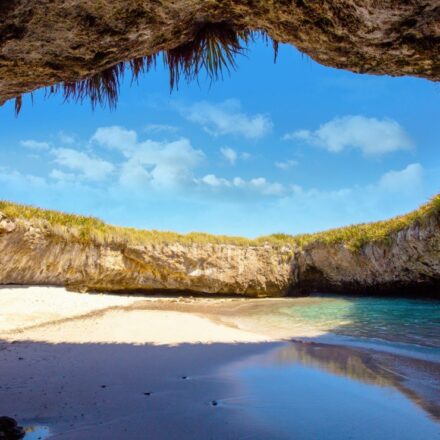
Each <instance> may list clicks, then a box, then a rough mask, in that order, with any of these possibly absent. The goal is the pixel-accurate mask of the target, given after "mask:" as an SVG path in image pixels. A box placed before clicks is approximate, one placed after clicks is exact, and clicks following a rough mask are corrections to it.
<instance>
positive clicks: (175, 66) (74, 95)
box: [15, 22, 278, 115]
mask: <svg viewBox="0 0 440 440" xmlns="http://www.w3.org/2000/svg"><path fill="white" fill-rule="evenodd" d="M257 35H261V36H262V38H263V39H264V40H265V41H266V42H269V41H272V44H273V50H274V61H276V58H277V55H278V42H277V41H274V40H272V39H271V37H269V36H268V34H267V33H266V32H263V31H261V32H256V31H250V30H247V29H242V30H237V29H235V28H233V27H232V26H231V25H230V24H229V23H226V22H219V23H206V24H204V25H203V26H200V27H199V29H198V31H197V32H196V33H195V35H194V38H193V39H192V40H191V41H190V42H188V43H185V44H183V45H181V46H178V47H175V48H173V49H169V50H166V51H164V52H163V62H164V64H165V66H167V67H168V70H169V75H170V89H171V91H172V90H174V89H177V88H178V86H179V82H180V81H181V80H182V78H183V79H185V80H186V81H188V82H189V81H193V80H195V79H198V78H199V76H200V73H201V72H202V71H203V70H204V71H205V72H206V74H207V76H208V77H209V78H210V79H211V81H215V80H218V79H222V78H223V73H224V72H225V71H227V72H228V73H230V71H231V69H232V70H236V68H237V64H236V56H237V55H244V54H245V52H246V47H247V45H248V44H249V42H251V41H254V40H255V37H256V36H257ZM157 56H158V54H153V55H147V56H144V57H139V58H135V59H133V60H131V61H128V62H120V63H118V64H115V65H114V66H111V67H108V68H107V69H105V70H103V71H101V72H98V73H96V74H94V75H92V76H90V77H89V78H85V79H83V80H79V81H73V82H64V83H60V84H56V85H54V86H50V87H49V88H48V89H47V91H48V94H49V95H52V94H56V93H60V92H61V93H62V94H63V96H64V99H65V101H70V100H74V101H76V102H83V101H84V100H86V99H88V100H90V102H91V105H92V108H95V107H96V106H97V105H100V106H103V107H105V106H108V107H109V108H110V109H114V108H115V107H116V104H117V101H118V95H119V87H120V82H121V80H122V78H123V76H124V73H125V71H126V69H129V70H130V71H131V73H132V80H137V79H138V77H139V75H140V74H141V73H145V72H148V71H150V70H151V69H152V68H155V67H156V65H157ZM21 106H22V97H21V96H18V97H17V98H16V99H15V112H16V114H17V115H18V113H19V112H20V109H21Z"/></svg>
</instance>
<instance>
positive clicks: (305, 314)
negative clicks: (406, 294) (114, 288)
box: [0, 286, 440, 439]
mask: <svg viewBox="0 0 440 440" xmlns="http://www.w3.org/2000/svg"><path fill="white" fill-rule="evenodd" d="M1 295H2V299H3V303H2V304H3V305H2V311H1V313H0V334H1V342H0V376H1V378H2V380H1V384H0V387H1V388H0V396H1V399H0V412H1V413H7V414H9V415H11V416H12V417H14V416H15V417H17V419H18V421H19V422H20V424H22V425H24V426H25V428H27V429H28V434H26V438H31V439H32V438H35V439H37V438H38V436H40V437H41V436H42V435H43V438H54V439H74V438H114V439H120V438H140V435H141V434H139V433H142V436H144V437H145V438H169V439H178V438H179V439H181V438H188V439H191V438H213V439H217V438H228V439H229V438H231V439H235V438H256V439H267V438H273V439H290V438H300V439H301V438H304V439H306V438H331V439H333V438H334V439H337V438H353V439H364V438H365V439H367V438H368V439H382V438H390V437H391V436H399V438H407V439H413V438H418V439H425V438H426V439H433V438H437V437H439V435H440V425H439V423H438V421H439V418H440V401H439V398H438V390H439V383H440V356H439V352H440V345H439V344H438V340H437V339H436V338H435V337H433V336H435V329H436V328H438V327H436V325H438V323H437V324H436V320H437V319H438V313H439V310H440V305H439V303H438V301H432V300H431V301H429V302H427V301H426V302H423V300H398V299H393V300H390V301H394V303H393V304H392V306H393V307H394V308H395V309H398V307H400V312H399V313H398V315H399V317H398V319H400V320H402V319H403V316H404V314H405V310H408V307H410V308H411V310H413V311H414V310H416V312H415V314H416V315H417V316H416V318H414V319H417V323H418V324H417V323H415V322H411V321H408V320H407V322H406V331H405V335H406V339H402V338H401V337H399V332H398V329H397V328H394V327H393V326H394V325H395V322H394V321H393V319H392V318H391V320H390V318H389V310H388V311H387V310H383V312H380V311H379V309H378V308H377V307H378V306H377V305H375V304H373V303H368V299H367V300H365V299H364V300H359V299H352V300H351V303H356V302H358V303H357V315H355V314H354V312H353V310H352V309H353V306H352V305H350V300H348V299H346V298H335V297H323V298H321V297H318V298H314V297H311V298H296V299H265V300H249V299H239V298H233V299H232V298H218V299H212V298H191V297H160V296H158V297H143V296H136V295H131V296H120V295H107V294H79V293H75V292H67V291H65V290H64V289H63V288H51V287H24V286H23V287H13V286H8V287H4V288H2V289H1ZM359 301H361V303H359ZM362 301H364V302H363V303H362ZM365 301H367V302H365ZM370 301H373V300H372V299H370ZM374 301H380V300H377V299H376V300H374ZM383 301H386V300H383ZM401 301H410V303H409V304H405V303H402V302H401ZM411 301H412V302H411ZM23 304H26V307H23ZM319 304H322V305H321V307H324V308H325V309H326V310H327V311H329V310H333V311H334V313H333V316H332V317H331V316H329V315H328V314H329V312H328V314H327V316H325V317H323V316H322V313H321V312H320V311H319V310H318V311H317V310H316V307H320V306H319ZM385 305H386V304H385V303H383V302H382V303H381V307H382V308H383V307H384V306H385ZM396 306H398V307H396ZM365 307H368V308H371V309H374V313H375V316H374V319H375V322H376V327H380V325H381V324H382V325H383V326H384V327H386V328H385V330H386V333H387V334H388V340H387V338H384V337H380V334H379V336H378V334H377V331H378V330H376V333H375V330H371V329H370V334H369V335H367V334H363V335H358V334H357V333H356V331H355V330H356V328H355V326H356V319H357V320H358V321H360V322H361V323H362V326H363V328H364V329H366V330H369V329H368V326H367V327H365V319H366V318H368V316H367V315H368V313H367V312H366V310H365ZM280 308H281V309H282V313H284V318H281V314H282V313H280ZM289 310H290V312H289ZM349 310H350V313H348V311H349ZM427 310H430V314H429V318H428V317H427V314H426V311H427ZM286 311H287V312H289V313H290V314H291V316H290V317H288V316H287V315H288V313H287V315H286ZM381 313H382V315H381ZM292 314H296V317H294V315H292ZM413 314H414V313H413ZM286 316H287V318H286ZM318 316H320V318H319V319H318V318H317V317H318ZM355 316H357V318H356V319H355ZM381 316H382V318H381ZM385 316H386V317H387V318H386V320H385V321H383V319H384V317H385ZM264 317H266V318H265V319H267V321H264V319H263V318H264ZM424 317H425V318H424ZM283 319H284V320H286V319H287V321H283ZM381 319H382V321H381ZM336 322H338V326H337V325H336ZM402 322H403V324H405V322H404V320H403V321H402ZM286 323H287V324H288V323H290V324H292V323H296V325H289V324H288V325H286ZM307 323H308V324H307ZM350 324H351V327H350ZM338 328H339V330H338ZM344 328H348V329H349V333H350V334H351V335H352V336H353V335H355V336H356V337H351V338H347V334H344V331H343V330H341V329H344ZM393 328H394V332H393V333H392V332H390V329H393ZM257 329H259V331H257ZM431 332H434V333H431ZM393 334H394V336H393ZM437 336H438V335H437ZM408 338H409V339H408ZM417 338H418V339H417ZM30 365H32V369H30V368H29V366H30ZM37 435H38V436H37Z"/></svg>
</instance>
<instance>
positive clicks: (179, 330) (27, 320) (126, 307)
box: [0, 287, 268, 345]
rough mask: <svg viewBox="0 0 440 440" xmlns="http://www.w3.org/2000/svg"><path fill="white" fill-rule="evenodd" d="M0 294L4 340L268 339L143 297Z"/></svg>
mask: <svg viewBox="0 0 440 440" xmlns="http://www.w3.org/2000/svg"><path fill="white" fill-rule="evenodd" d="M0 299H1V309H0V335H1V337H2V339H3V340H6V341H11V340H15V341H20V340H25V341H39V342H49V343H128V344H147V343H148V344H153V345H160V344H165V345H176V344H181V343H205V344H206V343H214V342H224V343H230V342H261V341H267V340H268V337H265V336H262V335H258V334H255V333H251V332H247V331H244V330H240V329H237V328H233V327H228V326H226V325H222V324H219V323H216V322H213V321H211V320H209V319H207V318H203V317H200V316H197V315H195V314H192V313H182V312H176V311H157V310H145V309H143V307H141V305H144V304H145V299H144V300H140V299H139V297H136V296H117V295H99V294H84V293H81V294H80V293H76V292H68V291H66V290H65V289H64V288H60V287H12V288H9V287H5V288H1V289H0ZM151 301H155V299H152V300H151ZM138 305H139V307H138V308H137V306H138Z"/></svg>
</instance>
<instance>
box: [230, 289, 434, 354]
mask: <svg viewBox="0 0 440 440" xmlns="http://www.w3.org/2000/svg"><path fill="white" fill-rule="evenodd" d="M236 311H237V313H236V314H235V315H234V316H232V320H233V321H235V322H237V323H238V324H239V326H240V327H242V328H244V329H247V330H252V331H260V332H261V331H262V332H264V333H269V334H270V335H272V336H279V337H283V338H295V337H301V336H307V335H310V334H315V333H318V334H319V335H320V340H321V341H323V342H324V339H325V341H334V342H335V343H341V342H342V343H344V344H346V343H348V344H354V345H369V346H373V345H374V346H377V347H381V348H383V349H387V350H391V349H393V348H395V349H396V350H404V351H408V352H412V353H413V354H415V355H419V356H421V355H427V356H428V357H430V358H438V360H439V361H440V301H439V300H422V299H420V300H418V299H402V298H374V297H340V296H332V295H320V296H312V297H306V298H288V299H287V298H284V299H276V300H262V301H260V302H258V301H252V303H248V304H245V305H243V306H242V307H240V308H239V309H238V310H236ZM335 336H337V337H338V338H335ZM331 337H333V339H331Z"/></svg>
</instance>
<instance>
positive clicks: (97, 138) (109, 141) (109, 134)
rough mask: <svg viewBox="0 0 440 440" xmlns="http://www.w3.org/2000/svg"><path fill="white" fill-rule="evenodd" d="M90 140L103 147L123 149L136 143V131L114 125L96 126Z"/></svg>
mask: <svg viewBox="0 0 440 440" xmlns="http://www.w3.org/2000/svg"><path fill="white" fill-rule="evenodd" d="M90 140H91V142H96V143H97V144H98V145H101V146H103V147H107V148H113V149H116V150H120V151H125V150H129V149H131V148H132V147H133V146H134V145H136V143H137V133H136V132H135V131H134V130H127V129H126V128H124V127H120V126H117V125H114V126H112V127H101V128H98V129H97V130H96V132H95V134H94V135H93V136H92V138H91V139H90Z"/></svg>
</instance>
